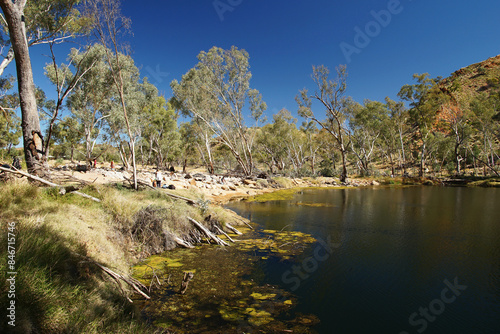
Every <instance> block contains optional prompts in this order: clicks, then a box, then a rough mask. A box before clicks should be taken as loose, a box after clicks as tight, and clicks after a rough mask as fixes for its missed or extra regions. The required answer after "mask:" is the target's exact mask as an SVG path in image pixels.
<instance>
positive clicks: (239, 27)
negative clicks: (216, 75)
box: [11, 0, 500, 115]
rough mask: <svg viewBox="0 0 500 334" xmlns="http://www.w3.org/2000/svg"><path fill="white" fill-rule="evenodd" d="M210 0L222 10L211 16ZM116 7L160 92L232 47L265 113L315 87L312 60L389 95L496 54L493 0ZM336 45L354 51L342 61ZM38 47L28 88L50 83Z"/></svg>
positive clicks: (179, 0) (255, 0)
mask: <svg viewBox="0 0 500 334" xmlns="http://www.w3.org/2000/svg"><path fill="white" fill-rule="evenodd" d="M216 3H218V4H223V5H224V4H226V6H228V7H226V9H227V10H225V11H224V10H223V9H219V12H218V11H217V10H216V8H215V6H214V4H216ZM398 3H399V4H398ZM388 7H389V9H390V10H391V11H392V12H393V13H391V14H390V22H387V21H388V17H387V15H386V16H384V15H382V19H384V20H385V22H383V24H380V23H376V22H377V21H376V19H375V18H374V16H373V15H372V11H375V12H377V13H380V11H381V10H388ZM221 8H222V7H221ZM122 9H123V13H124V14H125V15H126V16H128V17H130V18H131V19H132V30H133V36H131V37H130V44H131V46H132V52H133V53H132V56H133V58H134V59H135V62H136V64H137V65H138V66H139V67H140V68H141V74H142V75H143V76H147V77H148V78H149V79H150V81H151V82H152V83H154V84H156V85H157V87H158V88H159V90H160V91H161V92H162V93H164V94H165V96H167V97H170V96H171V94H172V93H171V90H170V86H169V84H170V82H171V81H172V80H173V79H178V80H180V79H181V76H182V75H183V74H184V73H186V72H187V71H188V70H189V69H190V68H192V67H193V66H195V65H196V63H197V59H196V56H197V55H198V53H199V52H200V51H201V50H205V51H206V50H208V49H210V48H211V47H212V46H218V47H222V48H230V47H231V46H232V45H235V46H237V47H238V48H241V49H245V50H246V51H247V52H248V53H249V54H250V66H251V71H252V74H253V77H252V81H251V86H252V87H253V88H256V89H258V90H259V91H260V92H261V94H262V95H263V99H264V101H266V103H267V104H268V112H267V113H268V115H271V114H273V113H275V112H277V111H279V110H280V109H281V108H287V109H289V110H290V111H291V112H292V113H294V114H295V113H296V110H297V106H296V103H295V101H294V97H295V95H296V94H297V93H298V91H299V89H302V88H304V87H307V88H309V89H311V90H312V89H314V86H313V83H312V80H311V78H310V74H311V72H312V65H321V64H323V65H326V66H328V67H329V68H330V69H331V70H334V68H335V67H336V66H338V65H339V64H347V69H348V72H349V76H348V91H347V94H348V95H350V96H352V97H353V98H354V99H355V100H356V101H358V102H362V101H363V100H364V99H372V100H383V99H384V98H385V96H390V97H391V98H393V99H396V98H397V96H396V94H397V92H398V91H399V89H400V87H401V86H402V85H404V84H406V83H411V82H412V75H413V74H414V73H424V72H428V73H430V74H431V76H433V77H435V76H444V77H446V76H448V75H450V74H451V73H452V72H454V71H455V70H458V69H459V68H461V67H464V66H467V65H470V64H472V63H476V62H480V61H482V60H485V59H487V58H489V57H492V56H496V55H497V54H499V53H500V19H499V13H500V1H497V0H487V1H486V0H476V1H465V0H455V1H451V0H439V1H435V0H434V1H431V0H400V1H397V0H356V1H338V0H333V1H326V0H321V1H303V0H301V1H298V0H287V1H284V0H281V1H269V0H266V1H265V0H220V1H214V0H151V1H147V2H138V1H132V0H124V1H123V3H122ZM356 27H357V28H359V30H361V31H366V28H368V31H369V33H370V35H372V37H370V36H368V37H369V38H370V40H369V43H367V41H366V40H362V39H359V38H358V40H357V41H355V38H356V35H357V33H356V31H355V29H356ZM359 30H358V31H359ZM356 42H357V45H356ZM342 43H344V44H343V45H344V46H345V45H347V44H349V45H351V46H352V47H357V49H358V50H357V51H358V52H359V53H353V54H352V55H351V59H350V60H351V61H350V62H349V63H348V60H347V59H346V57H345V55H344V53H343V52H342V50H341V45H342ZM42 53H45V54H47V53H48V50H47V49H44V47H43V46H42V47H38V48H36V49H33V50H32V58H33V65H34V71H35V81H36V82H35V84H37V85H39V86H41V87H43V88H45V89H53V88H52V87H51V86H49V85H47V82H46V79H44V77H43V70H41V69H40V65H41V64H43V63H45V62H47V61H48V58H46V57H43V56H42ZM59 59H60V61H62V60H64V56H62V55H61V56H60V57H59ZM13 67H14V66H12V67H11V69H13ZM48 95H49V96H52V94H50V93H49V94H48Z"/></svg>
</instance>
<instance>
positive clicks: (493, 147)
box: [469, 94, 500, 176]
mask: <svg viewBox="0 0 500 334" xmlns="http://www.w3.org/2000/svg"><path fill="white" fill-rule="evenodd" d="M499 109H500V99H497V98H496V97H495V96H493V98H491V97H490V96H487V95H485V94H480V95H479V96H477V98H476V99H474V100H473V101H472V103H471V111H472V118H471V123H472V126H473V127H474V129H475V130H476V131H475V134H474V137H475V139H476V141H477V142H478V146H479V147H481V146H482V150H481V151H482V152H481V153H482V154H480V155H479V154H475V153H474V151H473V150H472V149H470V148H469V151H470V153H471V154H472V155H473V156H474V158H475V159H477V160H478V161H480V162H481V163H482V164H483V165H484V167H485V169H486V168H489V169H490V170H491V171H492V172H493V173H494V174H495V175H497V176H498V175H499V172H498V171H497V170H496V169H495V160H499V159H500V158H499V156H498V155H499V153H500V152H499V148H500V145H499V144H500V138H499V136H498V134H499V133H500V123H499V122H498V121H496V118H497V117H498V110H499ZM495 158H496V159H495ZM485 174H486V171H485Z"/></svg>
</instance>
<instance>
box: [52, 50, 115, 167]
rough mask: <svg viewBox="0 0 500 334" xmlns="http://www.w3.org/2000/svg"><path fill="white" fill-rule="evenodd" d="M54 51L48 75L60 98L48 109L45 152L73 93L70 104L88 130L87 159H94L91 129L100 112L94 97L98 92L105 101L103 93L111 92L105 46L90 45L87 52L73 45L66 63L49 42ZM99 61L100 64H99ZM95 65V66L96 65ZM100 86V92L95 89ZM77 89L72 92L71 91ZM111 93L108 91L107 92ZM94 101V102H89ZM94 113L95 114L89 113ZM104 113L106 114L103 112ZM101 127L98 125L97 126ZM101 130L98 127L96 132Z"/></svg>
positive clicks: (94, 126) (86, 132)
mask: <svg viewBox="0 0 500 334" xmlns="http://www.w3.org/2000/svg"><path fill="white" fill-rule="evenodd" d="M50 50H51V54H52V62H51V63H48V64H46V66H45V75H46V76H47V77H48V78H49V80H50V81H51V82H52V83H53V84H54V85H55V86H56V93H57V100H56V101H55V105H54V107H53V108H50V109H51V112H50V113H49V126H48V129H47V136H46V139H45V147H46V148H45V150H44V151H45V154H46V155H48V152H49V150H48V147H49V144H50V139H51V136H52V130H53V127H54V125H55V123H56V121H57V120H58V116H59V112H60V111H61V109H62V107H63V104H64V101H65V100H66V98H68V97H69V96H70V94H71V99H70V100H69V106H70V108H71V109H72V112H73V114H74V115H75V116H76V117H77V118H78V119H80V120H81V121H82V124H83V125H84V127H83V128H84V131H85V141H86V159H87V161H88V162H90V161H91V160H92V156H91V155H92V150H93V147H94V145H95V139H94V141H92V136H93V135H94V136H95V134H93V133H92V132H94V129H96V125H97V124H96V123H98V122H99V121H98V120H97V121H94V119H95V117H96V116H97V115H98V111H97V110H96V108H93V107H92V106H93V105H96V104H97V103H98V102H97V101H95V99H96V95H98V98H97V99H98V100H99V101H102V100H103V99H102V96H103V95H104V96H106V93H107V92H109V88H108V87H109V84H110V82H109V80H107V81H108V82H105V83H104V84H103V82H102V81H103V79H102V78H103V77H109V75H107V73H108V72H109V71H107V70H106V68H105V67H104V66H103V65H104V63H103V58H102V55H103V48H102V46H99V45H94V46H89V47H87V48H86V50H85V51H84V52H80V50H77V49H74V48H73V49H72V50H71V52H70V54H69V57H68V63H67V64H61V65H58V64H57V62H56V57H55V55H54V52H53V47H52V45H50ZM96 65H97V66H96ZM94 67H95V68H94ZM96 90H99V92H96ZM73 91H75V92H74V93H73V94H72V92H73ZM108 95H109V93H108ZM89 101H91V102H89ZM92 102H94V103H92ZM89 107H90V109H91V110H92V111H89ZM91 114H92V117H90V115H91ZM103 117H104V116H103ZM97 129H98V127H97ZM98 136H99V131H97V136H95V137H98Z"/></svg>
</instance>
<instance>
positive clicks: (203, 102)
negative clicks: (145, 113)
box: [171, 46, 267, 175]
mask: <svg viewBox="0 0 500 334" xmlns="http://www.w3.org/2000/svg"><path fill="white" fill-rule="evenodd" d="M198 60H199V62H198V64H197V65H196V66H195V67H194V68H192V69H191V70H189V72H187V73H186V74H185V75H183V77H182V80H181V82H180V83H179V82H177V80H174V81H172V83H171V87H172V90H173V91H174V94H175V96H176V99H177V100H178V101H180V103H181V104H182V106H183V109H184V110H185V111H187V112H188V113H189V114H190V115H191V116H192V117H193V118H196V119H198V120H200V121H201V122H203V123H204V124H205V126H206V127H207V129H208V130H210V132H211V136H215V137H216V139H217V141H219V142H220V143H222V144H223V145H225V146H226V147H227V148H228V149H229V150H230V152H231V153H232V155H233V156H234V158H235V159H236V161H237V162H238V164H239V165H240V167H241V168H242V171H243V173H244V174H245V175H251V174H252V172H253V169H254V161H253V160H254V159H253V146H254V139H255V135H254V133H255V132H250V131H248V128H247V126H246V122H245V118H246V117H247V115H246V112H247V110H248V111H249V112H250V116H251V118H252V119H253V120H254V121H255V123H256V124H258V122H259V121H261V120H263V113H264V111H265V110H266V108H267V106H266V104H265V103H264V102H263V101H262V97H261V95H260V94H259V92H258V91H257V90H255V89H251V88H250V78H251V77H252V74H251V73H250V71H249V67H250V65H249V56H248V53H247V52H246V51H245V50H239V49H238V48H236V47H234V46H233V47H231V49H230V50H223V49H221V48H217V47H213V48H212V49H210V50H209V51H208V52H204V51H202V52H201V53H200V54H199V55H198ZM247 103H248V109H246V108H245V105H246V104H247ZM207 139H208V138H207Z"/></svg>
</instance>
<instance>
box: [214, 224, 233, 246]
mask: <svg viewBox="0 0 500 334" xmlns="http://www.w3.org/2000/svg"><path fill="white" fill-rule="evenodd" d="M215 228H216V229H217V231H219V233H220V234H224V235H225V236H226V238H228V239H229V241H231V242H234V240H233V239H232V238H231V237H230V236H229V235H228V234H227V233H226V232H224V231H223V230H222V229H221V228H220V227H219V226H217V225H215Z"/></svg>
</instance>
